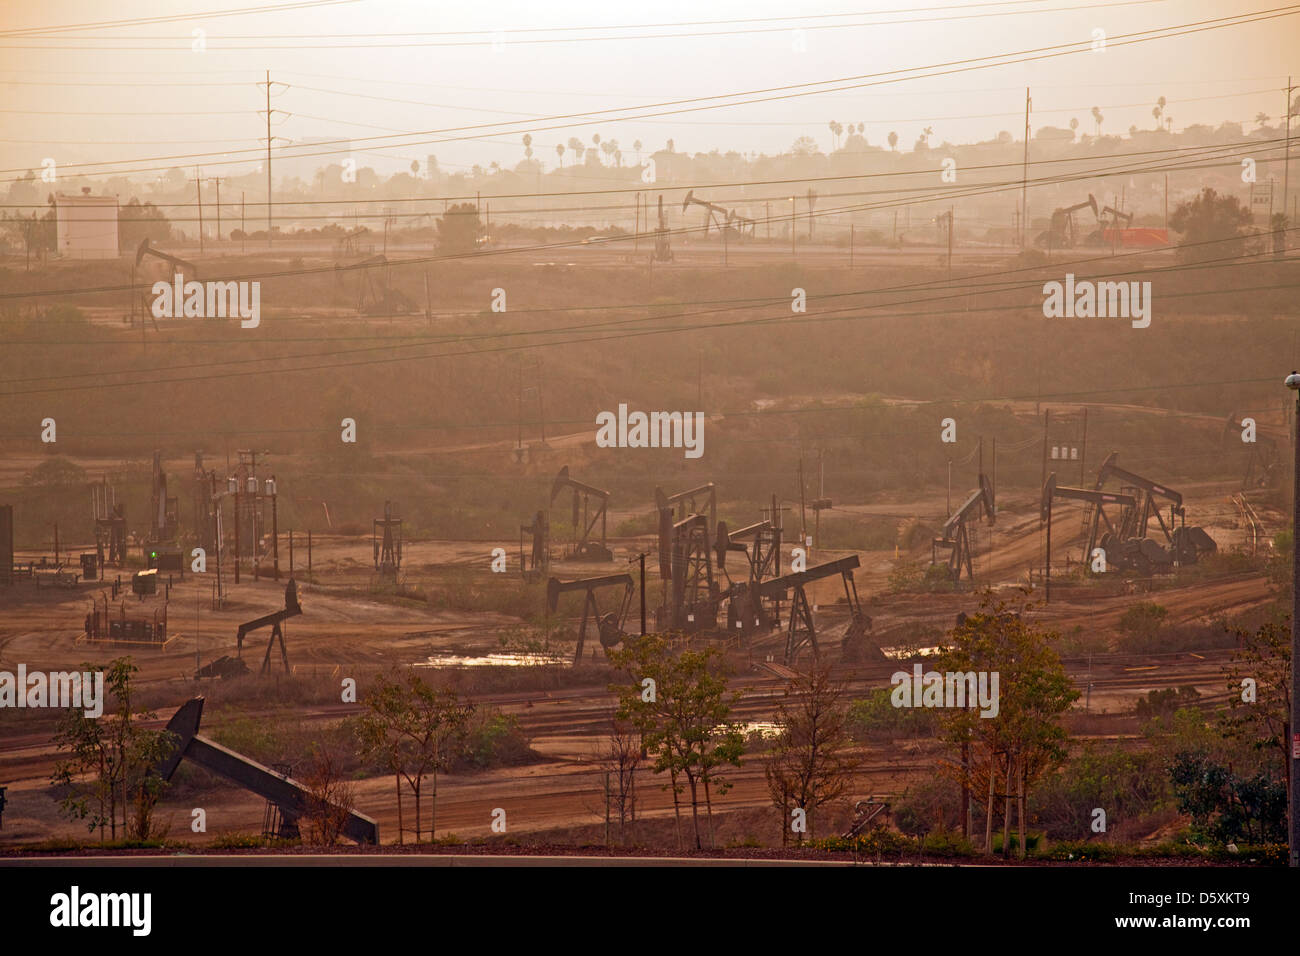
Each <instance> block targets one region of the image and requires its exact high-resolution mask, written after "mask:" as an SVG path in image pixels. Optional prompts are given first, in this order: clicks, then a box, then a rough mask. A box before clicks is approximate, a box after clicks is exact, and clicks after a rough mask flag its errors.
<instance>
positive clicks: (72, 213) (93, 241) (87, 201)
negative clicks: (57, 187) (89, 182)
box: [54, 187, 118, 259]
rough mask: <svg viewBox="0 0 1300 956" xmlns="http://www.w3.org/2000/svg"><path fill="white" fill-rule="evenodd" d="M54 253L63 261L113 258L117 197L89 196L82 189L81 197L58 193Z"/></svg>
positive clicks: (87, 192) (85, 189) (114, 253)
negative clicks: (56, 244) (55, 247)
mask: <svg viewBox="0 0 1300 956" xmlns="http://www.w3.org/2000/svg"><path fill="white" fill-rule="evenodd" d="M54 209H55V212H54V218H55V224H56V241H57V243H58V251H57V254H58V255H59V256H62V257H64V258H66V259H116V258H117V255H118V251H117V198H116V197H114V196H92V195H90V188H89V187H83V188H82V190H81V195H80V196H68V195H64V194H63V193H58V194H56V195H55V197H54Z"/></svg>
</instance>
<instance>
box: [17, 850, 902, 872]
mask: <svg viewBox="0 0 1300 956" xmlns="http://www.w3.org/2000/svg"><path fill="white" fill-rule="evenodd" d="M860 865H862V864H860V863H858V862H857V861H855V860H750V859H721V858H705V857H670V856H653V857H652V856H507V855H488V854H472V855H460V854H450V853H430V854H401V855H378V854H375V855H372V854H365V855H361V854H344V853H339V854H306V855H305V854H276V855H261V854H259V855H257V856H253V855H251V854H249V855H245V854H231V855H228V856H204V855H188V854H167V855H162V854H159V855H150V856H51V857H40V858H36V857H27V858H15V859H3V858H0V867H23V868H27V867H36V868H42V869H44V868H47V867H77V868H81V867H108V868H117V867H158V866H168V867H238V868H239V869H244V868H246V867H250V866H255V867H298V866H320V867H433V866H438V867H446V866H473V867H493V866H548V867H549V866H581V867H588V866H597V867H598V866H745V867H750V866H768V867H770V866H798V867H826V866H830V867H836V866H839V867H844V866H860ZM882 865H885V866H893V865H895V864H889V863H886V864H882ZM908 865H909V866H914V865H916V864H908Z"/></svg>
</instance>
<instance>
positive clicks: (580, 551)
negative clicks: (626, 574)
mask: <svg viewBox="0 0 1300 956" xmlns="http://www.w3.org/2000/svg"><path fill="white" fill-rule="evenodd" d="M566 488H569V489H571V490H572V492H573V510H572V520H573V546H572V548H571V549H570V551H569V553H568V554H567V555H566V556H567V557H568V558H570V559H578V560H586V561H613V560H614V552H612V551H610V550H609V548H608V547H606V545H605V524H606V520H607V507H608V505H609V492H608V491H605V490H604V489H601V488H595V487H592V486H591V485H585V484H583V483H582V482H580V481H575V480H574V479H572V478H570V477H569V466H568V465H565V466H564V467H563V468H561V469H560V473H559V474H558V475H556V476H555V481H554V482H553V483H552V484H551V504H552V505H554V504H555V499H556V498H557V497H559V494H560V492H562V491H564V489H566ZM593 499H594V501H595V508H594V510H593V509H592V501H593ZM597 521H599V522H600V541H599V542H596V541H593V540H591V534H592V531H593V529H594V528H595V527H596V522H597Z"/></svg>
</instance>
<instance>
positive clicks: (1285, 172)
mask: <svg viewBox="0 0 1300 956" xmlns="http://www.w3.org/2000/svg"><path fill="white" fill-rule="evenodd" d="M1294 89H1295V87H1294V86H1292V85H1291V77H1290V76H1288V77H1287V78H1286V147H1285V149H1284V150H1283V152H1282V155H1283V157H1284V158H1283V160H1282V215H1283V216H1285V215H1286V203H1287V199H1289V198H1290V196H1291V91H1292V90H1294ZM1291 225H1292V226H1294V225H1295V223H1294V222H1293V223H1291ZM1272 227H1273V224H1272V223H1271V222H1270V223H1269V228H1270V229H1271V228H1272ZM1282 248H1283V249H1284V250H1285V249H1286V233H1285V232H1283V233H1282Z"/></svg>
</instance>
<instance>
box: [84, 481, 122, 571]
mask: <svg viewBox="0 0 1300 956" xmlns="http://www.w3.org/2000/svg"><path fill="white" fill-rule="evenodd" d="M90 506H91V510H92V513H93V514H94V517H95V552H96V557H97V558H98V561H99V567H100V570H101V571H102V570H103V568H104V567H105V566H106V565H110V564H111V565H112V566H113V567H115V568H120V567H122V566H123V565H124V564H125V563H126V516H125V508H124V506H123V505H121V504H119V503H118V501H117V490H116V489H115V488H114V487H113V486H112V485H110V484H109V483H108V478H107V477H105V478H103V479H102V480H100V481H98V482H95V483H94V484H92V485H91V486H90Z"/></svg>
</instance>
